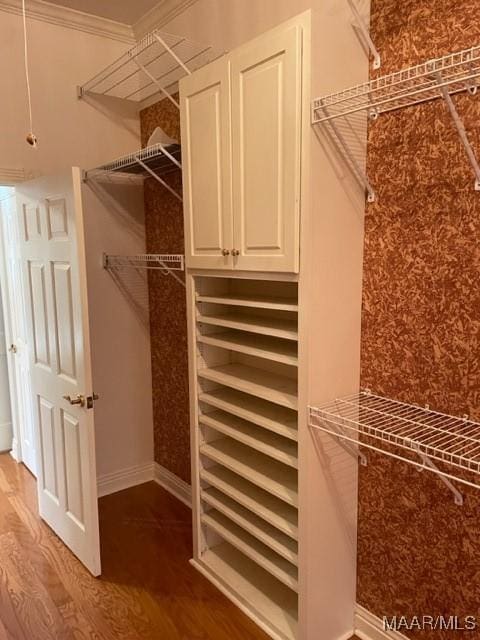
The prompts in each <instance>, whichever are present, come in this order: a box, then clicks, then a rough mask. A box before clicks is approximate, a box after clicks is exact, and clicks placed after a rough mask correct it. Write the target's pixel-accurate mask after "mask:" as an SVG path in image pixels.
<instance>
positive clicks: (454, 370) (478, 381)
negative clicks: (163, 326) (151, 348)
mask: <svg viewBox="0 0 480 640" xmlns="http://www.w3.org/2000/svg"><path fill="white" fill-rule="evenodd" d="M479 9H480V4H479V2H478V0H402V2H398V0H373V1H372V24H371V31H372V36H373V39H374V41H375V43H376V45H377V47H378V49H379V50H380V52H381V55H382V69H381V71H380V74H384V73H389V72H391V71H394V70H397V69H400V68H402V67H406V66H410V65H413V64H417V63H420V62H422V61H423V60H425V59H428V58H432V57H435V56H441V55H445V54H447V53H450V52H453V51H457V50H461V49H466V48H469V47H471V46H474V45H479V44H480V21H479V19H478V12H479ZM454 100H455V102H456V104H457V107H458V110H459V112H460V113H461V114H462V117H463V118H464V122H465V125H466V127H467V131H468V133H469V136H470V139H471V140H472V142H473V143H474V146H475V147H476V150H477V155H478V156H480V92H479V94H478V95H476V96H469V95H467V94H462V95H459V96H457V97H455V98H454ZM368 173H369V177H370V179H371V181H372V183H373V185H374V187H375V189H376V192H377V196H378V198H377V201H376V202H375V203H374V204H372V205H368V209H367V216H366V237H365V257H364V295H363V319H362V374H361V375H362V387H367V388H370V389H371V390H372V391H374V392H376V393H379V394H382V395H386V396H387V397H391V398H396V399H399V400H403V401H406V402H416V403H419V404H425V403H429V404H430V406H431V407H432V408H434V409H438V410H440V411H445V412H448V413H451V414H453V415H463V414H470V416H471V417H472V418H473V419H476V420H480V286H479V281H480V193H478V192H475V191H474V189H473V185H474V177H473V173H472V170H471V168H470V165H469V164H468V162H467V160H466V156H465V152H464V150H463V147H462V146H461V144H460V142H459V138H458V135H457V133H456V131H455V129H454V128H453V125H452V121H451V119H450V116H449V114H448V111H447V108H446V106H445V104H443V102H442V101H440V100H438V101H435V102H432V103H429V104H424V105H422V106H416V107H413V108H408V109H404V110H401V111H398V112H393V113H391V114H385V115H382V116H380V118H379V119H378V120H377V121H376V122H374V123H372V125H371V126H370V131H369V151H368ZM368 457H369V466H368V467H367V468H363V467H361V472H360V488H359V532H358V553H359V560H358V597H357V600H358V602H359V603H360V604H362V605H363V606H365V607H366V608H367V609H369V610H370V611H372V612H373V613H375V614H377V615H378V616H380V617H381V616H383V615H422V614H426V615H458V616H464V615H477V616H478V617H479V628H478V629H477V631H476V633H472V632H461V631H459V632H452V631H451V630H443V631H436V632H435V631H428V630H424V631H421V632H419V631H417V632H413V633H411V634H410V635H414V636H415V637H419V638H420V637H421V638H432V639H433V638H436V639H437V640H447V639H448V640H451V639H452V638H458V639H459V640H460V639H461V638H464V637H465V638H467V637H468V638H473V637H477V638H478V637H480V491H477V490H475V489H471V490H470V489H467V488H464V487H462V485H460V488H461V490H462V492H464V495H465V498H466V500H465V505H464V506H463V507H458V506H456V505H455V504H454V502H453V496H452V494H451V493H450V492H449V491H448V489H446V488H445V487H444V485H442V484H441V483H440V481H439V480H438V478H436V477H435V476H434V475H431V474H429V473H427V472H423V473H418V472H417V471H416V470H415V469H414V468H413V467H410V466H409V465H406V464H403V463H401V462H396V461H393V460H391V459H387V458H386V457H382V456H380V455H377V454H373V453H369V454H368ZM404 633H406V635H409V633H407V632H404Z"/></svg>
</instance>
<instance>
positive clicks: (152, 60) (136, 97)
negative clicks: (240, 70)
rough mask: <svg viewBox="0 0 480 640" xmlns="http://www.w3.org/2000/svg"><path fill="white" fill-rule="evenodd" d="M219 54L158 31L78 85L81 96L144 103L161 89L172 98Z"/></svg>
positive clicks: (208, 47) (210, 48) (201, 45)
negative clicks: (187, 78) (185, 80)
mask: <svg viewBox="0 0 480 640" xmlns="http://www.w3.org/2000/svg"><path fill="white" fill-rule="evenodd" d="M220 55H221V54H220V53H218V52H216V51H214V49H213V48H212V47H211V46H208V45H204V44H199V43H196V42H192V41H191V40H187V39H186V38H184V37H182V36H178V35H172V34H169V33H164V32H162V31H159V30H155V31H152V32H151V33H149V34H147V35H146V36H145V37H144V38H143V39H142V40H141V41H140V42H138V43H137V44H136V45H135V46H134V47H132V48H131V49H129V50H128V51H127V52H126V53H124V54H123V55H122V56H121V57H120V58H118V59H117V60H115V62H113V63H112V64H111V65H109V66H108V67H106V68H105V69H103V70H102V71H100V72H99V73H98V74H97V75H96V76H95V77H93V78H92V79H91V80H89V81H88V82H86V83H85V84H84V85H82V86H81V87H79V89H78V95H79V97H80V98H82V97H84V96H86V95H88V94H100V95H103V96H110V97H115V98H122V99H125V100H131V101H133V102H138V103H141V102H144V101H146V100H149V99H150V98H152V97H153V96H155V95H156V94H158V93H159V92H161V93H164V94H165V95H167V94H168V95H167V97H168V98H169V99H172V94H173V93H174V92H175V91H176V90H177V85H178V81H179V80H180V79H181V78H182V77H183V76H185V75H187V74H189V73H191V72H192V71H195V69H198V68H200V67H202V66H203V65H205V64H207V63H208V62H211V61H212V60H215V59H216V58H218V57H219V56H220ZM172 101H173V102H175V104H177V103H176V101H175V100H173V99H172ZM177 106H178V104H177Z"/></svg>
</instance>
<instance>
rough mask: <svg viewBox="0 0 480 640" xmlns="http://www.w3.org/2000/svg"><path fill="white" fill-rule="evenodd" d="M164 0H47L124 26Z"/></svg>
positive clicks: (133, 22) (135, 20)
mask: <svg viewBox="0 0 480 640" xmlns="http://www.w3.org/2000/svg"><path fill="white" fill-rule="evenodd" d="M163 1H164V0H48V2H50V3H52V4H58V5H61V6H62V7H68V8H70V9H76V10H77V11H83V12H85V13H91V14H93V15H96V16H101V17H102V18H109V19H110V20H116V21H117V22H123V23H124V24H128V25H132V24H135V22H137V21H138V20H140V18H141V17H142V16H144V15H145V14H146V13H147V12H148V11H150V9H153V7H154V6H156V5H157V4H161V2H163Z"/></svg>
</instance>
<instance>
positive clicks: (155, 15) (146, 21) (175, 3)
mask: <svg viewBox="0 0 480 640" xmlns="http://www.w3.org/2000/svg"><path fill="white" fill-rule="evenodd" d="M195 2H198V0H160V2H159V3H158V4H157V5H156V6H154V7H153V9H150V11H149V12H148V13H146V14H145V15H144V16H142V17H141V18H140V20H138V21H137V22H136V23H135V24H134V25H133V33H134V35H135V37H136V39H137V40H140V38H143V36H144V35H146V34H147V33H149V32H150V31H153V30H154V29H160V28H161V27H164V26H165V25H166V24H168V23H169V22H171V21H172V20H173V19H174V18H176V17H177V16H179V15H180V14H181V13H183V12H184V11H186V10H187V9H188V8H189V7H191V6H192V4H195Z"/></svg>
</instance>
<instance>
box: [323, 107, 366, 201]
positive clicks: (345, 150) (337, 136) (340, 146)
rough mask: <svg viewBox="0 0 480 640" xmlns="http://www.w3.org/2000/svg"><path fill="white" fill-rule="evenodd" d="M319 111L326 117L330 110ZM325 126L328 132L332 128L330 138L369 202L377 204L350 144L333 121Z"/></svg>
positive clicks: (326, 122) (328, 121) (324, 108)
mask: <svg viewBox="0 0 480 640" xmlns="http://www.w3.org/2000/svg"><path fill="white" fill-rule="evenodd" d="M318 109H321V110H322V111H323V112H324V113H325V115H326V116H328V115H329V113H328V110H327V108H326V107H325V106H320V107H318V106H317V107H314V111H317V110H318ZM313 116H315V114H313ZM313 119H314V118H313ZM325 125H326V127H325V128H326V130H328V127H330V132H329V136H328V137H329V138H330V140H331V142H332V143H333V145H334V146H335V147H336V149H337V152H338V153H340V155H343V156H344V157H345V158H346V160H347V164H349V166H350V169H351V170H352V173H353V175H354V176H355V178H356V180H357V182H358V183H359V185H360V186H361V187H363V188H364V189H365V191H366V193H367V202H375V191H374V190H373V187H372V185H371V183H370V181H369V179H368V177H367V175H366V173H365V171H364V170H363V169H362V167H361V166H360V164H359V163H358V161H357V159H356V158H355V157H354V155H353V154H352V152H351V151H350V149H349V147H348V144H347V143H346V141H345V139H344V137H343V135H342V134H341V132H340V131H339V129H338V127H337V125H336V124H335V122H334V121H333V119H330V120H326V121H325Z"/></svg>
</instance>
